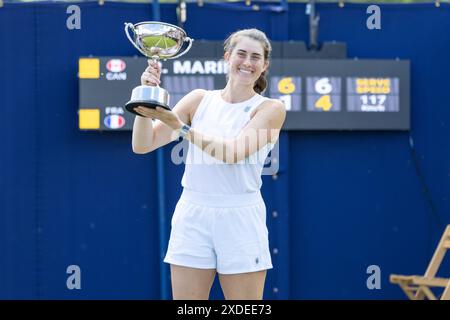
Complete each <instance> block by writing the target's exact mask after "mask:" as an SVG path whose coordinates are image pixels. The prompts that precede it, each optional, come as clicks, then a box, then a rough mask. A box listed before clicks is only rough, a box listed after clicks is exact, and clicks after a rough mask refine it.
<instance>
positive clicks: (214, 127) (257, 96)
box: [132, 29, 286, 299]
mask: <svg viewBox="0 0 450 320" xmlns="http://www.w3.org/2000/svg"><path fill="white" fill-rule="evenodd" d="M270 52H271V45H270V42H269V40H268V39H267V37H266V35H265V34H264V33H263V32H261V31H260V30H257V29H246V30H240V31H237V32H235V33H233V34H232V35H231V36H230V37H228V38H227V39H226V40H225V45H224V61H225V63H226V65H227V70H228V74H227V84H226V86H225V88H223V89H222V90H212V91H206V90H203V89H196V90H193V91H192V92H190V93H188V94H187V95H186V96H185V97H183V98H182V99H181V100H180V101H179V102H178V103H177V105H176V106H175V107H174V108H173V110H166V109H163V108H159V107H158V108H156V109H149V108H145V107H141V106H140V107H137V108H136V109H135V111H136V112H137V113H138V114H139V115H140V116H137V117H136V119H135V122H134V126H133V140H132V144H133V150H134V152H136V153H148V152H151V151H153V150H155V149H157V148H159V147H161V146H164V145H166V144H168V143H169V142H171V141H173V140H176V139H178V138H180V137H181V138H183V139H186V140H188V141H189V149H188V154H187V159H191V161H188V162H186V166H185V172H184V175H183V179H182V181H181V184H182V186H183V193H182V195H181V198H180V200H179V202H178V204H177V206H176V208H175V212H174V214H173V217H172V231H171V235H170V241H169V246H168V250H167V254H166V257H165V259H164V261H165V262H167V263H169V264H170V265H171V280H172V293H173V297H174V299H208V297H209V291H210V289H211V286H212V283H213V280H214V277H215V274H216V272H217V273H219V280H220V284H221V286H222V290H223V292H224V296H225V298H226V299H262V297H263V288H264V282H265V277H266V272H267V269H270V268H272V262H271V257H270V251H269V240H268V231H267V227H266V207H265V204H264V201H263V199H262V197H261V193H260V188H261V183H262V182H261V173H262V169H263V166H264V161H265V159H266V157H267V155H268V153H269V152H270V150H271V149H272V148H273V146H274V144H275V142H276V141H277V139H278V136H279V132H280V129H281V127H282V125H283V122H284V119H285V115H286V112H285V109H284V105H283V104H282V103H281V102H280V101H278V100H272V99H269V98H266V97H264V96H262V95H261V94H262V93H263V92H264V90H265V89H266V87H267V81H266V78H265V74H266V72H267V70H268V68H269V65H270V63H269V59H270ZM160 75H161V67H160V66H159V65H158V64H157V63H153V62H152V61H149V65H148V67H147V68H146V69H145V71H144V73H143V74H142V77H141V82H142V84H143V85H150V86H156V85H158V84H159V83H160ZM150 118H153V119H156V121H155V122H154V123H153V122H152V120H151V119H150Z"/></svg>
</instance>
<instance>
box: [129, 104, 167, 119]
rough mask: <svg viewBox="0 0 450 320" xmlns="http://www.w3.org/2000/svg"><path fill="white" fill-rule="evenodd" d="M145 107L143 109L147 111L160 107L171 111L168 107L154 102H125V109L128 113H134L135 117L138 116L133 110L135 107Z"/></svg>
mask: <svg viewBox="0 0 450 320" xmlns="http://www.w3.org/2000/svg"><path fill="white" fill-rule="evenodd" d="M139 106H141V107H145V108H149V109H155V108H156V107H161V108H164V109H167V110H169V111H170V110H171V109H170V107H169V106H168V105H166V104H164V103H162V102H160V101H154V100H133V101H130V102H127V104H125V109H126V110H127V111H128V112H131V113H134V114H135V115H137V116H140V114H139V113H137V112H136V111H134V108H136V107H139Z"/></svg>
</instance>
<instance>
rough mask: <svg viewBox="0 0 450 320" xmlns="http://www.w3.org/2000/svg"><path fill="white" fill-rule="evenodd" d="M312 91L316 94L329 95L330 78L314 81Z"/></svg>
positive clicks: (331, 88) (331, 87)
mask: <svg viewBox="0 0 450 320" xmlns="http://www.w3.org/2000/svg"><path fill="white" fill-rule="evenodd" d="M314 89H315V90H316V92H317V93H318V94H329V93H331V91H333V86H332V85H331V83H330V78H322V79H319V80H317V81H316V84H315V85H314Z"/></svg>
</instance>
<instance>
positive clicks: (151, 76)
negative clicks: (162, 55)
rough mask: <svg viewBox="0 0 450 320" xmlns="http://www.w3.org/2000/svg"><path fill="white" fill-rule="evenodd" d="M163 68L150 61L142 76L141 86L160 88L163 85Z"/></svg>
mask: <svg viewBox="0 0 450 320" xmlns="http://www.w3.org/2000/svg"><path fill="white" fill-rule="evenodd" d="M160 77H161V67H160V66H159V63H158V62H153V60H150V59H149V60H148V67H147V68H146V69H145V71H144V72H143V73H142V75H141V84H142V85H143V86H153V87H156V86H159V85H160V83H161V80H160Z"/></svg>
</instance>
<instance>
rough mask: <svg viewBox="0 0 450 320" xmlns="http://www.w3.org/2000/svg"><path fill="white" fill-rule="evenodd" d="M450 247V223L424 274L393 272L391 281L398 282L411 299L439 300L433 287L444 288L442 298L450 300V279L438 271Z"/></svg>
mask: <svg viewBox="0 0 450 320" xmlns="http://www.w3.org/2000/svg"><path fill="white" fill-rule="evenodd" d="M449 248H450V225H447V228H445V231H444V234H443V235H442V238H441V240H440V241H439V244H438V246H437V248H436V250H435V252H434V254H433V257H432V258H431V260H430V263H429V265H428V268H427V270H426V271H425V274H424V275H423V276H417V275H412V276H405V275H397V274H391V276H390V277H389V280H390V282H391V283H394V284H398V285H399V286H400V288H401V289H402V290H403V291H404V292H405V294H406V295H407V296H408V298H409V299H411V300H423V299H425V298H427V299H429V300H437V297H436V295H435V294H434V293H433V292H432V291H431V288H433V287H440V288H444V290H443V293H442V294H441V296H440V300H450V279H449V278H437V277H436V274H437V271H438V269H439V267H440V265H441V263H442V260H443V259H444V256H445V253H446V252H447V249H449Z"/></svg>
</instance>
